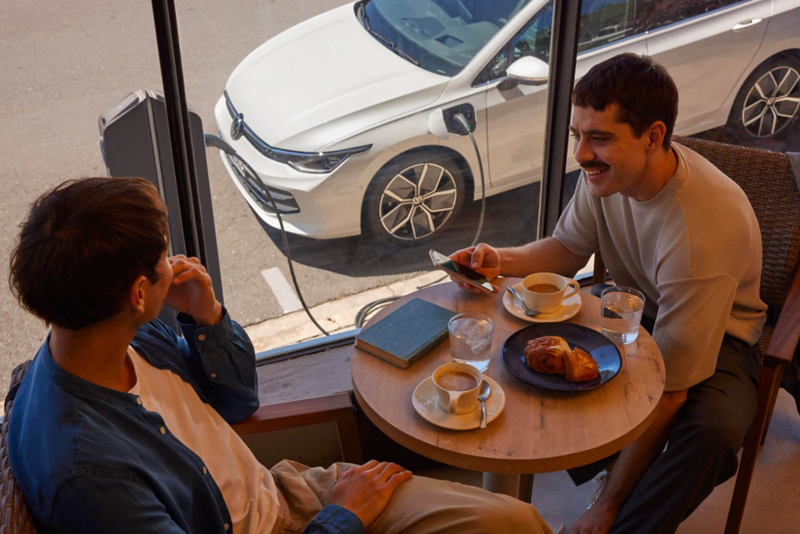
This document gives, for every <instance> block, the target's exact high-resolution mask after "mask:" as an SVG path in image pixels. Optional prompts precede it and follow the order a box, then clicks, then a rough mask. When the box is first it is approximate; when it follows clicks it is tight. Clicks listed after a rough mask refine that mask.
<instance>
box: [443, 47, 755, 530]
mask: <svg viewBox="0 0 800 534" xmlns="http://www.w3.org/2000/svg"><path fill="white" fill-rule="evenodd" d="M573 104H574V108H573V115H572V122H571V125H570V131H571V132H572V135H573V137H574V140H575V142H574V153H575V159H576V160H577V162H578V163H579V164H580V166H581V168H582V169H583V172H582V173H581V176H580V179H579V181H578V184H577V188H576V191H575V195H574V197H573V198H572V200H571V202H570V203H569V205H568V206H567V208H566V209H565V210H564V213H563V214H562V216H561V218H560V220H559V222H558V225H557V227H556V230H555V232H554V233H553V237H549V238H546V239H543V240H541V241H537V242H535V243H531V244H528V245H525V246H522V247H518V248H506V249H495V248H493V247H490V246H489V245H486V244H480V245H478V246H477V247H470V248H467V249H464V250H460V251H458V252H456V253H454V254H453V255H452V258H453V259H455V260H456V261H458V262H461V263H463V264H466V265H471V266H472V268H474V269H477V270H479V271H480V272H482V273H484V274H485V275H486V276H487V277H488V278H490V279H491V278H494V277H496V276H499V275H504V276H515V277H524V276H527V275H529V274H531V273H535V272H555V273H559V274H561V275H565V276H573V275H574V274H575V272H577V271H578V270H579V269H580V268H581V267H583V266H584V265H585V264H586V263H587V261H588V259H589V257H590V256H591V254H592V253H594V252H595V251H597V250H599V251H600V252H601V254H602V256H603V259H604V260H605V263H606V266H607V267H608V270H609V272H610V274H611V276H612V277H613V279H614V282H615V283H616V284H617V285H622V286H630V287H634V288H636V289H638V290H640V291H641V292H642V293H644V295H645V296H646V299H647V302H646V305H645V310H644V317H643V320H642V326H644V327H645V328H647V329H648V330H649V331H650V332H651V333H652V335H653V338H654V339H655V341H656V343H657V344H658V347H659V349H660V350H661V352H662V354H663V356H664V363H665V367H666V385H665V393H664V396H663V397H662V399H661V401H660V402H659V404H658V406H657V415H656V418H655V420H654V421H653V423H652V424H651V426H650V427H649V428H648V429H647V431H646V432H645V433H644V434H643V435H642V436H641V437H640V438H638V439H637V440H636V441H635V442H633V443H632V444H631V445H629V446H628V447H626V448H625V449H624V450H623V451H621V453H620V454H619V455H618V456H615V457H612V458H608V459H606V460H604V461H601V462H598V463H597V464H593V465H591V466H586V467H584V468H579V469H575V470H572V471H570V475H571V476H572V478H573V480H574V481H575V482H576V483H578V484H580V483H583V482H585V481H587V480H589V478H591V477H592V476H593V475H594V474H595V473H597V472H598V471H600V470H601V469H602V468H603V467H607V468H608V467H609V466H611V465H612V462H613V469H609V470H610V474H608V472H606V471H604V472H601V473H600V474H599V475H598V476H597V477H596V478H595V479H596V481H597V482H598V491H596V492H595V496H594V497H593V498H592V504H590V507H589V509H588V510H587V511H586V512H585V513H584V514H583V515H582V516H581V517H580V518H579V519H578V520H577V521H576V522H575V523H574V524H573V525H572V533H573V534H588V533H592V534H601V533H606V532H613V533H631V534H634V533H642V532H647V533H649V534H657V533H672V532H675V530H676V529H677V528H678V525H679V524H680V522H681V521H683V520H684V519H685V518H686V517H688V516H689V514H691V513H692V512H693V511H694V510H695V509H696V508H697V507H698V506H699V505H700V503H701V502H702V501H703V500H704V499H705V498H706V497H707V496H708V495H709V494H710V493H711V491H712V490H713V489H714V487H715V486H716V485H718V484H721V483H722V482H724V481H725V480H727V479H729V478H730V477H732V476H733V475H734V474H735V473H736V469H737V466H738V460H737V452H738V450H739V449H740V448H741V446H742V444H743V442H744V437H745V435H746V434H747V430H748V427H749V425H750V423H751V422H752V419H753V416H754V414H755V410H756V404H757V397H756V384H757V380H758V366H759V355H758V349H757V347H756V346H755V345H756V343H757V342H758V339H759V338H760V336H761V329H762V327H763V324H764V321H765V320H766V313H765V312H766V309H767V307H766V305H765V304H764V303H763V302H762V301H761V299H760V298H759V285H760V278H761V234H760V231H759V228H758V223H757V221H756V217H755V214H754V212H753V209H752V207H751V206H750V203H749V202H748V200H747V197H746V196H745V194H744V192H743V191H742V190H741V189H740V188H739V187H738V186H737V185H736V184H735V183H734V182H733V181H732V180H730V179H729V178H728V177H727V176H725V175H724V174H723V173H722V172H721V171H719V170H718V169H717V168H716V167H714V166H713V165H712V164H711V163H709V162H708V161H707V160H705V159H704V158H702V157H701V156H699V155H698V154H696V153H695V152H693V151H691V150H689V149H687V148H685V147H683V146H680V145H679V144H677V143H674V142H672V141H671V136H672V130H673V127H674V124H675V118H676V116H677V112H678V91H677V88H676V86H675V84H674V82H673V81H672V79H671V77H670V76H669V74H668V73H667V71H666V70H665V69H664V68H663V67H662V66H660V65H658V64H656V63H655V62H653V61H652V60H651V59H650V58H648V57H640V56H637V55H634V54H622V55H619V56H616V57H613V58H611V59H608V60H606V61H604V62H602V63H600V64H598V65H596V66H595V67H593V68H592V69H591V70H590V71H589V72H588V73H587V74H586V75H585V76H584V77H583V78H581V79H580V81H579V82H578V83H577V84H576V86H575V91H574V94H573ZM454 281H456V280H454ZM456 283H459V285H460V286H461V287H463V288H464V289H465V290H468V291H478V290H477V289H474V288H472V287H471V286H468V285H466V284H464V283H460V282H458V281H456ZM665 444H666V445H667V448H666V450H665V449H664V446H665Z"/></svg>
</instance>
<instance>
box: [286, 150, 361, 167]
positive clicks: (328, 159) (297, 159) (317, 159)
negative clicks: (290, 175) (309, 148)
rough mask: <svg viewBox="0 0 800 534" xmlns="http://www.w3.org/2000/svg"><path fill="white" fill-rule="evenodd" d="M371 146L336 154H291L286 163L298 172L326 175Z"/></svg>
mask: <svg viewBox="0 0 800 534" xmlns="http://www.w3.org/2000/svg"><path fill="white" fill-rule="evenodd" d="M371 146H372V145H368V146H361V147H357V148H352V149H349V150H337V151H336V152H318V153H316V154H314V153H311V154H303V153H298V152H295V153H292V154H291V155H288V157H286V163H288V164H289V165H291V166H292V167H293V168H294V169H296V170H298V171H300V172H310V173H327V172H333V171H334V170H335V169H336V167H338V166H339V165H341V164H342V163H344V161H345V160H346V159H347V158H349V157H350V156H351V155H352V154H358V153H361V152H366V151H367V150H369V149H370V147H371Z"/></svg>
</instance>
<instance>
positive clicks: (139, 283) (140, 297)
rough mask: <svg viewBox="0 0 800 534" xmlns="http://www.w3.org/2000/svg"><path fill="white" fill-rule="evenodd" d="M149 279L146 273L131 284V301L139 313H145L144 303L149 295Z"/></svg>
mask: <svg viewBox="0 0 800 534" xmlns="http://www.w3.org/2000/svg"><path fill="white" fill-rule="evenodd" d="M149 283H150V282H149V280H147V277H146V276H144V275H141V276H138V277H137V278H136V280H134V282H133V284H132V285H131V290H130V297H129V298H130V303H131V306H132V307H133V309H134V310H136V311H137V312H139V313H144V305H145V300H146V296H147V291H146V289H147V287H148V284H149Z"/></svg>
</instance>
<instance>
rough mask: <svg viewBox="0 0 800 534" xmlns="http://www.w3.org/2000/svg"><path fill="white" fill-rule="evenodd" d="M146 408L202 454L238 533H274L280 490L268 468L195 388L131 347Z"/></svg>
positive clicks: (138, 389)
mask: <svg viewBox="0 0 800 534" xmlns="http://www.w3.org/2000/svg"><path fill="white" fill-rule="evenodd" d="M129 352H130V354H131V359H132V360H133V365H134V367H135V369H136V377H137V381H136V385H135V386H133V388H132V389H131V390H130V393H131V394H133V395H138V396H139V398H140V399H141V401H142V406H143V407H144V408H145V409H146V410H148V411H151V412H156V413H158V414H159V415H160V416H161V417H162V418H163V419H164V423H165V424H166V427H167V428H168V429H169V431H170V432H172V434H173V435H174V436H175V437H176V438H178V439H179V440H180V441H181V443H183V444H184V445H186V446H187V447H188V448H189V449H190V450H191V451H192V452H194V453H195V454H196V455H197V456H199V457H200V458H201V459H202V460H203V462H204V463H205V466H206V467H207V468H208V472H209V474H210V476H212V477H213V478H214V482H216V483H217V487H219V489H220V491H221V492H222V498H223V499H224V500H225V505H226V506H227V507H228V512H229V513H230V516H231V520H232V521H233V532H234V533H236V534H240V533H241V534H245V533H258V534H263V533H264V532H271V531H272V527H273V525H275V522H276V520H277V517H278V507H279V506H280V505H279V502H278V490H277V488H276V487H275V481H274V479H273V478H272V474H271V473H270V472H269V470H268V469H267V468H266V467H264V466H263V465H261V464H260V463H259V462H258V460H256V458H255V456H253V453H252V452H251V451H250V449H249V448H247V445H245V443H244V442H243V441H242V439H241V438H240V437H239V435H238V434H236V432H234V431H233V429H232V428H231V426H230V425H229V424H228V423H227V422H225V420H224V419H223V418H222V417H221V416H220V415H219V414H218V413H217V411H216V410H214V408H212V407H211V406H209V405H208V404H206V403H204V402H203V401H202V400H200V397H198V396H197V393H195V391H194V389H193V388H192V386H190V385H189V384H187V383H186V382H184V381H183V380H182V379H181V378H180V377H179V376H178V375H176V374H175V373H173V372H171V371H167V370H162V369H156V368H155V367H153V366H152V365H150V364H149V363H147V361H145V360H144V359H143V358H142V357H141V356H140V355H139V354H138V353H136V351H135V350H134V349H133V348H132V347H130V348H129Z"/></svg>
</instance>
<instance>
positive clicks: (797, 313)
mask: <svg viewBox="0 0 800 534" xmlns="http://www.w3.org/2000/svg"><path fill="white" fill-rule="evenodd" d="M798 339H800V269H798V270H797V271H795V273H794V280H792V286H791V287H790V288H789V296H788V297H786V302H785V303H784V305H783V309H782V310H781V315H780V317H778V324H777V325H775V332H774V333H773V334H772V339H771V340H770V342H769V348H767V353H766V354H765V355H764V365H766V366H768V367H777V366H779V365H784V364H788V363H791V361H792V358H793V357H794V351H795V349H797V342H798Z"/></svg>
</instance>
